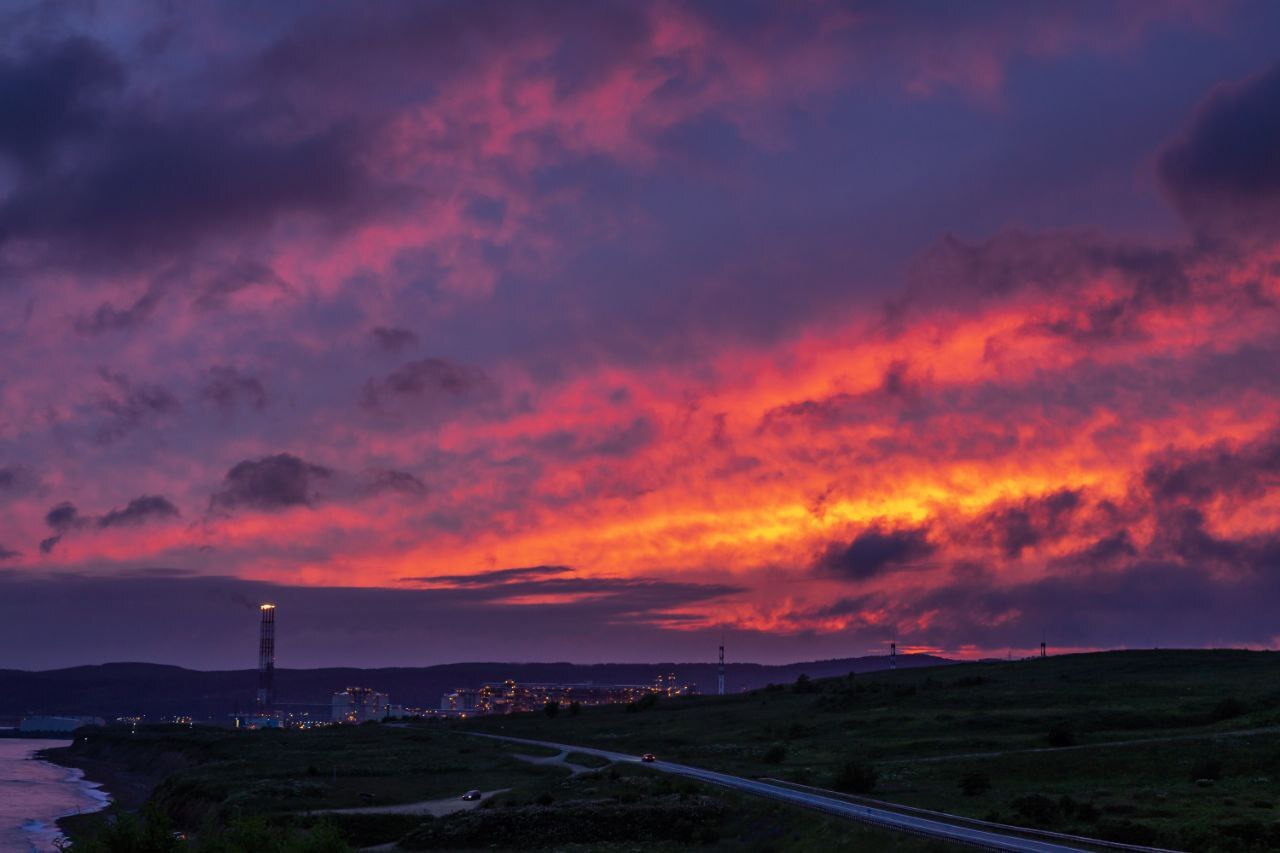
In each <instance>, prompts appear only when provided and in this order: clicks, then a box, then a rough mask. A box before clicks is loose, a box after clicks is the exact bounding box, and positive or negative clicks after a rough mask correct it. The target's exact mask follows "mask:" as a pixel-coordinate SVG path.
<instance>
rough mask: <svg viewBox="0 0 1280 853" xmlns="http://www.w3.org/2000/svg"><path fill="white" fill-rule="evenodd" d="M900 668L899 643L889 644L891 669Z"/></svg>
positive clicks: (895, 641)
mask: <svg viewBox="0 0 1280 853" xmlns="http://www.w3.org/2000/svg"><path fill="white" fill-rule="evenodd" d="M897 668H898V641H897V640H894V641H893V642H892V643H890V644H889V669H897Z"/></svg>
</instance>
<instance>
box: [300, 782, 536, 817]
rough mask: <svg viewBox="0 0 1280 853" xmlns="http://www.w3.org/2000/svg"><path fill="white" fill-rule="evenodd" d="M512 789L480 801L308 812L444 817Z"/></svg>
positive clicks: (484, 795) (453, 800)
mask: <svg viewBox="0 0 1280 853" xmlns="http://www.w3.org/2000/svg"><path fill="white" fill-rule="evenodd" d="M509 790H511V789H510V788H499V789H498V790H496V791H485V792H484V793H482V794H481V795H480V799H478V800H463V799H459V798H458V797H447V798H445V799H443V800H423V801H422V802H420V803H400V804H399V805H394V806H359V807H357V808H351V809H324V810H321V811H314V812H307V814H312V815H322V814H416V815H431V816H432V817H444V816H445V815H449V814H453V813H454V812H465V811H469V810H471V809H474V808H476V807H477V806H479V805H480V804H481V803H482V802H484V801H485V800H487V799H489V798H490V797H492V796H494V795H495V794H501V793H502V792H503V791H509Z"/></svg>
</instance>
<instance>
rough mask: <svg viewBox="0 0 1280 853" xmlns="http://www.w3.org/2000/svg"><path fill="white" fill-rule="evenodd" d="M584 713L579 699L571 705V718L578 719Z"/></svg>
mask: <svg viewBox="0 0 1280 853" xmlns="http://www.w3.org/2000/svg"><path fill="white" fill-rule="evenodd" d="M581 713H582V703H581V702H579V701H578V700H577V699H575V700H573V701H572V702H570V703H569V716H571V717H576V716H578V715H579V714H581Z"/></svg>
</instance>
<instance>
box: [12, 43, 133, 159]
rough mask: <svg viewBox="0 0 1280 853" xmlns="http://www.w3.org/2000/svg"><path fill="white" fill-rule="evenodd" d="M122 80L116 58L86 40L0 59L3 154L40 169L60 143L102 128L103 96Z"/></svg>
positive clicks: (36, 47) (30, 49) (40, 46)
mask: <svg viewBox="0 0 1280 853" xmlns="http://www.w3.org/2000/svg"><path fill="white" fill-rule="evenodd" d="M123 80H124V72H123V69H122V68H121V66H120V64H119V63H118V62H117V61H116V59H115V58H114V57H112V56H110V55H109V54H108V53H107V52H106V51H105V50H104V49H103V48H102V46H101V45H99V44H97V43H95V42H93V41H91V40H89V39H85V38H72V39H67V40H66V41H62V42H59V43H56V44H48V43H46V44H38V45H33V46H30V47H28V49H27V51H26V53H24V54H23V55H22V56H20V57H0V115H2V116H4V121H3V122H0V154H7V155H9V156H10V157H12V158H14V159H15V160H17V161H18V162H19V163H21V164H22V165H23V166H25V167H27V168H30V169H33V170H42V169H43V168H44V167H45V165H46V163H47V161H48V160H49V159H50V158H51V157H52V156H53V154H54V150H55V149H56V148H57V147H58V146H59V145H60V144H61V143H63V142H65V141H68V140H72V139H76V138H81V137H85V136H88V135H91V134H92V133H93V132H94V131H96V130H97V129H99V128H100V127H101V126H102V124H103V123H104V121H105V116H106V110H105V107H104V105H103V103H102V100H103V97H104V96H105V95H106V94H108V93H110V92H113V91H115V90H116V89H118V88H119V87H120V85H121V84H122V82H123Z"/></svg>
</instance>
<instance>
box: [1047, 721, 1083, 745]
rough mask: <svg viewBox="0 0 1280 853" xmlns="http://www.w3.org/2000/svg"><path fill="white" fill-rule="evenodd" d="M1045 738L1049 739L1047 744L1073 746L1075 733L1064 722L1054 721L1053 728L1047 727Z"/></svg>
mask: <svg viewBox="0 0 1280 853" xmlns="http://www.w3.org/2000/svg"><path fill="white" fill-rule="evenodd" d="M1046 740H1048V741H1049V746H1057V747H1062V746H1075V744H1076V733H1075V732H1073V731H1072V730H1071V727H1070V726H1069V725H1067V724H1066V723H1056V724H1055V725H1054V726H1053V728H1051V729H1049V734H1048V736H1047V738H1046Z"/></svg>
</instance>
